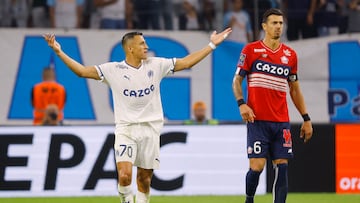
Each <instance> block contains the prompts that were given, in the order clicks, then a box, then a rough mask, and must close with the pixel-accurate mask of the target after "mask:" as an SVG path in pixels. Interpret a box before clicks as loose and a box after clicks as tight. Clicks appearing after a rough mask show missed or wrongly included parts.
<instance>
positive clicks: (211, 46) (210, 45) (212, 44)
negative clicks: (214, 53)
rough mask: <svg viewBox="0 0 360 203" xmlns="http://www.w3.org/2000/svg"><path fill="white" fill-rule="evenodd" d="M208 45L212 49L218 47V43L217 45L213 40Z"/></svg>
mask: <svg viewBox="0 0 360 203" xmlns="http://www.w3.org/2000/svg"><path fill="white" fill-rule="evenodd" d="M208 46H209V47H210V48H211V49H212V50H215V49H216V45H215V44H214V43H213V42H212V41H210V42H209V44H208Z"/></svg>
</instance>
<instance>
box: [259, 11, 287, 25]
mask: <svg viewBox="0 0 360 203" xmlns="http://www.w3.org/2000/svg"><path fill="white" fill-rule="evenodd" d="M271 15H277V16H284V13H283V12H282V11H281V10H280V9H276V8H271V9H269V10H267V11H265V13H264V15H263V19H262V22H263V23H266V21H267V20H268V17H269V16H271Z"/></svg>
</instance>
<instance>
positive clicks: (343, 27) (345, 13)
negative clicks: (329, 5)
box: [337, 0, 349, 34]
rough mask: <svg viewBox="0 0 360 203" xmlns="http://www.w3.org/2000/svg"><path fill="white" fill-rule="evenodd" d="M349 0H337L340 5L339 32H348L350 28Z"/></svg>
mask: <svg viewBox="0 0 360 203" xmlns="http://www.w3.org/2000/svg"><path fill="white" fill-rule="evenodd" d="M348 2H349V0H337V5H338V9H337V10H338V15H339V21H338V29H339V34H343V33H346V32H347V30H348V22H349V7H348Z"/></svg>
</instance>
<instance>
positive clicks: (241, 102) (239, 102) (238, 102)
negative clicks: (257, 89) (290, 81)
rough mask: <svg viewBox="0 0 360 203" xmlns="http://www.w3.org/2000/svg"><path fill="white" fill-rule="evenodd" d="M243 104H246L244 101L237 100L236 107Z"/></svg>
mask: <svg viewBox="0 0 360 203" xmlns="http://www.w3.org/2000/svg"><path fill="white" fill-rule="evenodd" d="M243 104H246V102H245V100H244V99H238V100H237V105H238V107H240V106H241V105H243Z"/></svg>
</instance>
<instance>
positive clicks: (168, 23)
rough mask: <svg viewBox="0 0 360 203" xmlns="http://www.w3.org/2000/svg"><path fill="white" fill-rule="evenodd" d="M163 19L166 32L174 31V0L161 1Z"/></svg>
mask: <svg viewBox="0 0 360 203" xmlns="http://www.w3.org/2000/svg"><path fill="white" fill-rule="evenodd" d="M160 6H161V13H162V19H163V21H164V29H165V30H173V29H174V25H173V12H174V9H173V7H174V5H173V0H160Z"/></svg>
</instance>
